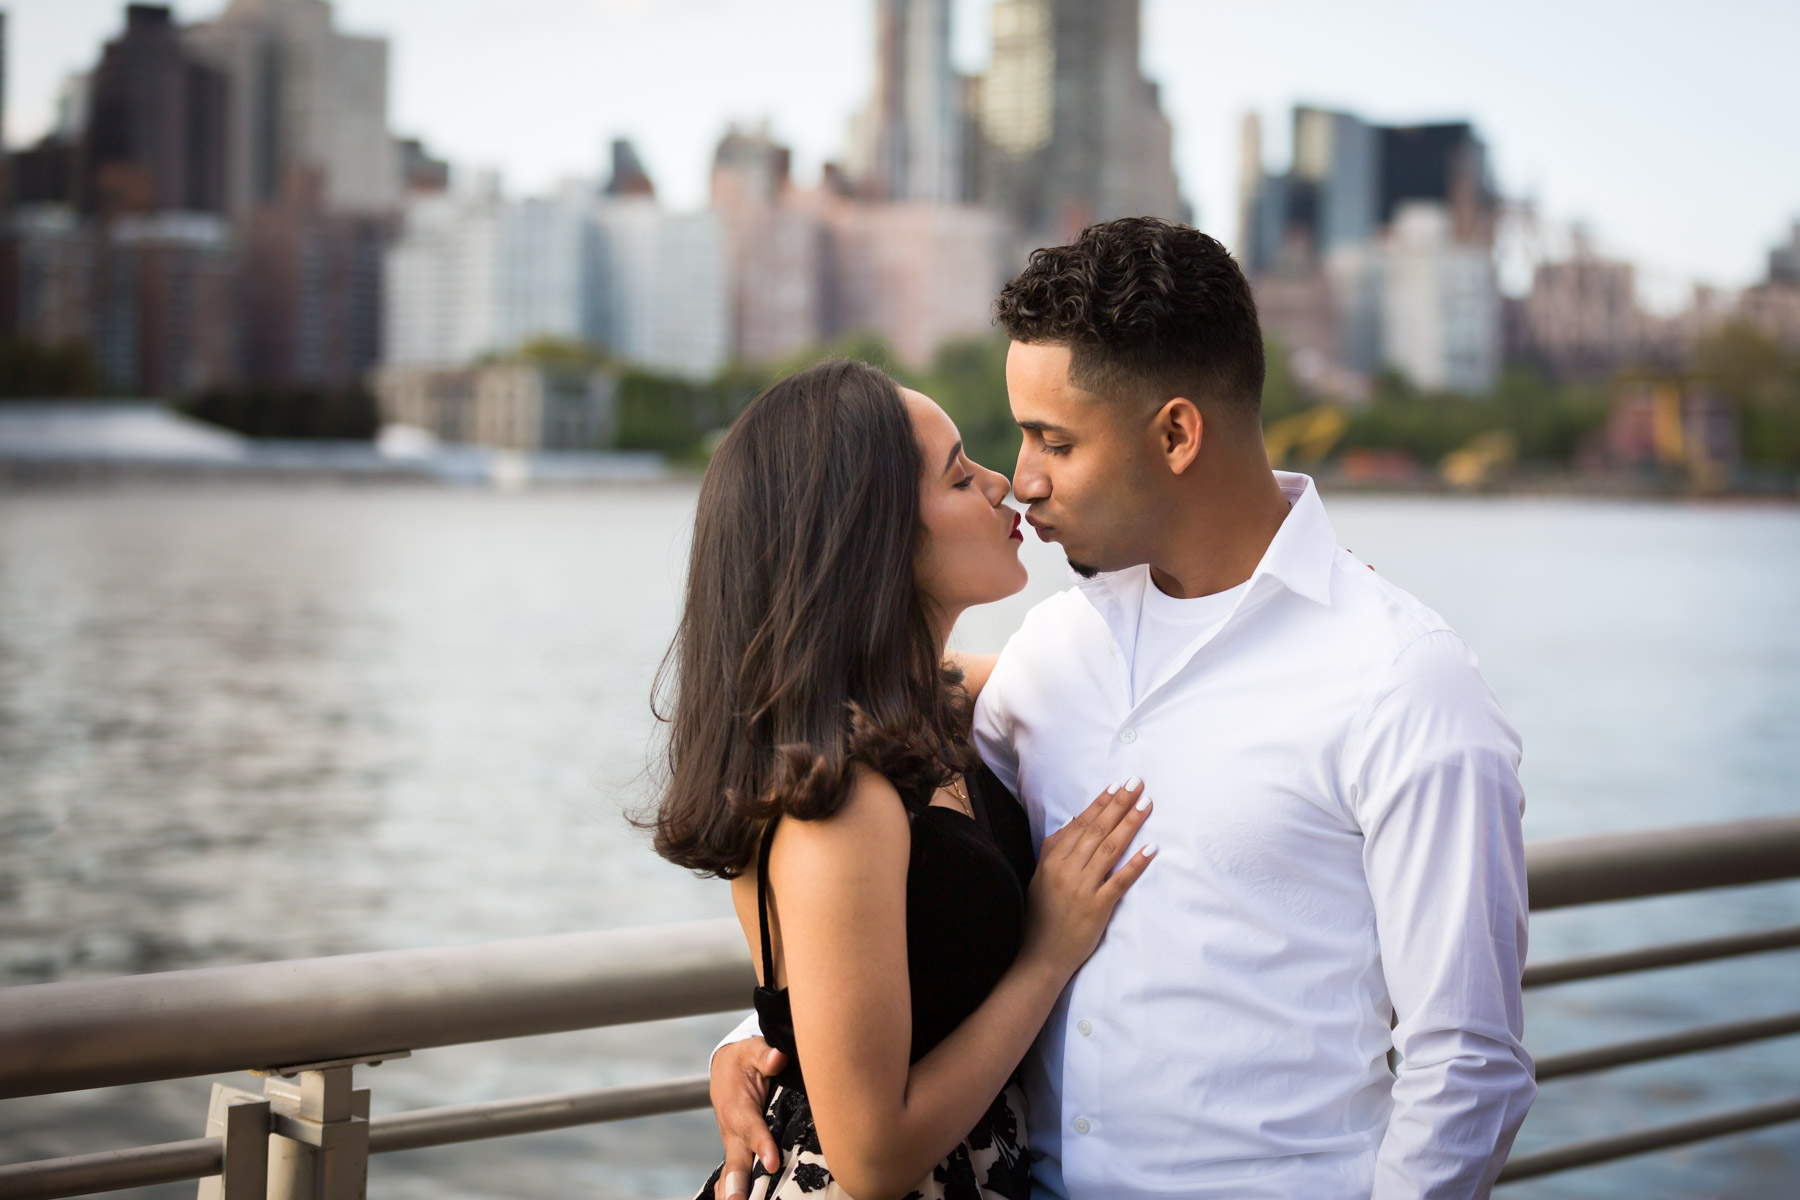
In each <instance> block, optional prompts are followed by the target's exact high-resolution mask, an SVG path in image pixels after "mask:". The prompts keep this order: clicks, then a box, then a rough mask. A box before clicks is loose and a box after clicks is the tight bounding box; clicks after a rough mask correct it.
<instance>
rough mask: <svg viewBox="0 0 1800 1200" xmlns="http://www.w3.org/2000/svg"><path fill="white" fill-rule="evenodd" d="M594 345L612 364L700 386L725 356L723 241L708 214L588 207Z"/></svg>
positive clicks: (727, 313)
mask: <svg viewBox="0 0 1800 1200" xmlns="http://www.w3.org/2000/svg"><path fill="white" fill-rule="evenodd" d="M592 211H593V218H592V219H593V222H594V231H595V239H594V267H593V273H592V276H591V278H592V281H593V286H594V287H595V288H596V289H597V292H598V303H597V305H596V313H597V316H598V328H597V331H596V332H597V337H596V338H595V339H594V340H595V341H597V342H598V343H599V344H600V345H602V346H605V347H606V348H607V349H609V350H611V351H612V352H613V353H615V354H617V355H618V356H619V357H621V358H623V359H626V360H627V361H630V362H634V363H637V364H639V365H640V366H645V367H649V368H651V369H653V370H657V371H664V372H667V373H669V374H673V375H684V376H687V377H689V378H695V379H703V378H705V377H707V376H709V375H711V374H713V373H714V372H716V371H717V370H718V369H719V368H720V367H722V366H724V365H725V362H726V360H727V359H728V358H729V357H730V354H731V305H730V295H729V292H728V281H727V275H726V257H725V256H726V247H725V235H724V231H723V229H722V228H721V226H720V222H719V219H718V217H717V216H716V215H714V214H713V213H710V212H701V213H671V212H669V211H668V210H666V209H663V208H661V207H659V206H658V205H657V204H656V203H655V202H654V201H652V200H649V199H647V198H642V197H629V198H626V199H623V200H605V201H602V202H600V203H598V204H596V205H595V207H594V209H593V210H592Z"/></svg>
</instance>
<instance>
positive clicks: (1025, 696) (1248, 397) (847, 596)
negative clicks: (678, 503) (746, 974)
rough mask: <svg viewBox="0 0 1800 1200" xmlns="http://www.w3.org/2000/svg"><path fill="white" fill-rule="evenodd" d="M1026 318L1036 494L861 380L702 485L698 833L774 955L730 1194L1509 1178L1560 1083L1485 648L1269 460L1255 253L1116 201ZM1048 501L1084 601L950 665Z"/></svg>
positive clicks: (684, 796)
mask: <svg viewBox="0 0 1800 1200" xmlns="http://www.w3.org/2000/svg"><path fill="white" fill-rule="evenodd" d="M998 315H999V322H1000V324H1001V326H1002V327H1003V328H1004V329H1005V330H1006V332H1007V334H1008V335H1009V336H1010V338H1011V339H1012V345H1011V348H1010V351H1009V353H1008V357H1007V364H1006V384H1007V393H1008V397H1009V401H1010V403H1011V406H1012V412H1013V416H1014V418H1015V420H1016V421H1017V422H1018V424H1019V427H1020V428H1021V430H1023V434H1024V442H1023V445H1022V447H1021V449H1020V452H1019V460H1018V463H1017V465H1016V468H1015V473H1014V475H1013V478H1012V480H1011V481H1010V483H1009V481H1008V480H1007V479H1006V477H1005V476H1003V475H1001V474H999V473H998V472H996V471H993V470H990V469H988V468H986V467H984V466H982V465H980V464H978V463H975V462H973V461H971V460H970V459H969V457H968V455H967V454H966V453H965V452H964V450H963V446H962V442H961V439H960V437H959V435H958V433H957V430H956V428H955V426H954V424H953V423H952V422H951V420H950V419H949V417H947V416H946V415H945V414H944V412H943V411H942V410H941V409H940V408H938V407H937V405H935V404H934V403H933V402H932V401H931V400H930V399H929V398H928V397H926V396H923V395H920V394H918V393H916V392H911V391H908V390H906V389H904V388H900V387H898V386H897V385H896V384H895V383H894V382H893V381H891V380H890V379H888V378H887V377H886V376H884V375H883V374H881V373H880V372H878V371H875V370H873V369H872V368H869V367H867V366H863V365H860V364H856V363H849V362H834V363H826V364H824V365H821V366H817V367H813V368H811V369H809V370H807V371H803V372H801V373H799V374H797V375H794V376H791V377H789V378H787V379H784V380H782V381H780V382H778V383H776V384H775V385H773V386H772V387H770V388H769V389H768V390H767V391H766V392H764V393H763V394H762V395H761V396H759V397H758V398H757V399H756V400H755V401H754V402H752V403H751V405H750V406H749V407H748V408H747V409H746V410H745V412H744V413H743V415H742V416H741V417H740V418H739V419H738V420H737V422H736V423H735V424H734V425H733V427H732V429H731V431H730V433H729V434H727V435H726V437H725V438H724V440H723V441H722V443H721V444H720V446H719V449H718V453H717V454H716V456H715V457H714V459H713V461H712V464H711V466H710V467H709V468H708V470H707V473H706V478H705V481H704V483H703V484H702V486H701V492H700V502H699V511H698V514H697V517H696V522H695V529H694V542H693V553H692V560H691V563H690V566H689V575H688V582H687V593H686V600H685V609H684V611H683V614H682V618H681V622H680V627H679V633H678V635H677V639H676V643H675V646H674V648H673V650H672V658H671V662H672V664H673V682H674V685H675V686H674V699H673V708H672V711H671V712H670V713H669V717H670V721H671V726H670V737H669V743H668V769H669V778H668V786H667V790H666V792H665V794H664V796H663V797H662V799H661V801H660V803H659V805H658V807H657V809H656V810H655V816H654V822H655V828H656V846H657V849H658V851H659V852H660V853H662V854H663V855H664V856H665V857H667V858H668V859H670V860H671V861H673V862H676V863H679V864H681V865H682V866H685V867H688V868H690V869H693V870H695V871H699V872H703V873H707V874H711V875H716V876H719V877H722V878H726V879H729V880H730V881H731V889H732V898H733V901H734V903H735V907H736V910H737V915H738V918H739V921H740V923H741V924H742V926H743V929H744V934H745V938H746V940H747V941H748V943H749V945H750V947H751V949H752V954H753V957H754V960H755V963H756V969H757V973H758V979H759V981H760V986H758V987H757V989H756V991H755V995H754V1006H755V1015H754V1017H753V1018H751V1019H750V1020H749V1021H747V1022H746V1023H745V1025H744V1026H741V1027H740V1028H739V1030H738V1031H737V1032H735V1033H734V1034H733V1035H732V1036H731V1038H730V1039H728V1040H727V1042H726V1043H725V1044H724V1045H723V1046H721V1048H720V1049H719V1051H718V1052H717V1053H715V1055H714V1060H713V1069H712V1080H713V1084H712V1097H713V1103H714V1108H715V1111H716V1113H717V1115H718V1119H719V1126H720V1130H721V1134H722V1137H723V1140H724V1142H725V1161H724V1163H723V1164H722V1166H721V1167H720V1168H719V1170H718V1171H717V1172H715V1174H714V1176H713V1178H712V1180H710V1181H709V1182H708V1183H707V1185H706V1186H705V1187H704V1188H703V1189H702V1191H701V1195H702V1196H713V1197H716V1200H729V1198H730V1197H734V1196H747V1197H749V1198H750V1200H771V1198H774V1197H781V1198H783V1200H787V1198H792V1197H801V1196H811V1197H820V1198H821V1200H825V1198H830V1197H845V1196H848V1197H854V1198H855V1200H884V1198H885V1200H901V1198H902V1197H926V1198H938V1197H942V1198H944V1200H959V1198H962V1197H968V1198H971V1200H975V1198H986V1200H1000V1198H1006V1200H1023V1198H1024V1197H1026V1196H1027V1195H1031V1194H1035V1195H1037V1196H1039V1197H1055V1198H1062V1197H1067V1198H1069V1200H1088V1198H1096V1200H1097V1198H1100V1197H1108V1198H1110V1197H1122V1198H1126V1200H1173V1198H1175V1197H1215V1198H1219V1200H1227V1198H1229V1200H1262V1198H1267V1200H1352V1198H1367V1197H1376V1198H1378V1200H1401V1198H1403V1197H1406V1198H1411V1197H1419V1198H1430V1200H1452V1198H1457V1200H1462V1198H1467V1197H1478V1196H1485V1195H1487V1193H1488V1191H1489V1189H1490V1188H1491V1187H1492V1185H1493V1181H1494V1177H1495V1175H1496V1174H1497V1172H1498V1171H1499V1168H1500V1165H1501V1163H1502V1162H1503V1161H1504V1159H1505V1157H1506V1153H1507V1150H1508V1149H1509V1147H1510V1145H1511V1143H1512V1139H1513V1135H1514V1134H1515V1133H1516V1132H1517V1130H1518V1128H1519V1124H1520V1122H1521V1121H1522V1120H1523V1119H1524V1117H1525V1111H1526V1109H1527V1108H1528V1107H1529V1105H1530V1103H1531V1100H1532V1097H1533V1095H1534V1093H1535V1085H1534V1083H1533V1079H1532V1064H1531V1060H1530V1058H1529V1057H1528V1056H1527V1055H1526V1053H1525V1051H1524V1049H1523V1048H1522V1047H1521V1045H1520V1040H1519V1039H1520V1033H1521V1029H1522V1025H1523V1018H1522V1012H1521V1008H1522V1005H1521V1000H1520V986H1519V985H1520V973H1521V969H1522V964H1523V961H1524V958H1525V942H1526V911H1527V904H1526V895H1525V868H1524V850H1523V843H1522V839H1521V833H1520V817H1521V811H1522V808H1523V803H1524V798H1523V792H1522V790H1521V788H1520V784H1519V778H1518V764H1519V740H1518V736H1517V734H1516V733H1515V732H1514V731H1513V729H1512V727H1511V726H1510V725H1509V724H1508V722H1507V720H1506V717H1505V716H1504V714H1503V713H1502V712H1501V710H1500V707H1499V705H1498V703H1497V702H1496V701H1495V698H1494V696H1493V694H1492V692H1490V691H1489V689H1488V687H1487V685H1486V684H1485V683H1484V682H1483V680H1482V678H1481V675H1480V673H1479V670H1478V668H1477V664H1476V659H1475V656H1474V655H1473V654H1472V653H1471V652H1470V650H1469V649H1468V647H1467V646H1465V645H1464V644H1463V642H1462V641H1461V640H1460V639H1459V638H1458V637H1457V636H1456V634H1455V633H1454V632H1452V631H1451V630H1450V629H1449V627H1448V626H1446V625H1445V623H1444V621H1443V620H1442V619H1441V618H1440V617H1438V616H1437V615H1436V614H1435V613H1433V612H1432V611H1431V610H1430V609H1428V608H1426V607H1425V606H1424V605H1422V604H1420V603H1419V602H1418V601H1417V600H1415V599H1413V598H1412V597H1411V596H1409V595H1408V594H1406V593H1405V592H1403V591H1401V590H1400V589H1399V588H1396V587H1394V586H1393V585H1392V584H1390V583H1388V582H1386V581H1385V580H1383V579H1381V578H1380V577H1379V576H1377V575H1376V574H1375V573H1374V572H1373V571H1371V570H1370V569H1369V568H1368V567H1366V566H1364V565H1363V564H1361V563H1359V562H1358V561H1357V560H1356V559H1355V558H1354V557H1352V556H1351V555H1350V553H1349V552H1347V551H1345V550H1343V549H1341V548H1340V547H1339V546H1338V545H1337V540H1336V537H1335V535H1334V534H1333V532H1332V527H1331V523H1330V521H1329V520H1328V519H1327V517H1326V513H1325V509H1324V506H1323V505H1322V504H1321V502H1320V499H1319V495H1318V492H1317V490H1316V489H1315V488H1314V486H1313V483H1312V481H1311V480H1310V479H1308V478H1306V477H1305V476H1302V475H1288V474H1282V473H1278V472H1274V471H1272V470H1271V469H1270V467H1269V464H1268V460H1267V457H1266V455H1265V453H1264V449H1263V442H1262V431H1261V415H1260V397H1261V390H1262V384H1263V341H1262V333H1261V330H1260V328H1259V326H1258V322H1257V316H1256V306H1255V302H1254V300H1253V298H1252V296H1251V292H1250V288H1249V286H1248V284H1247V282H1246V281H1245V279H1244V276H1243V274H1242V272H1240V271H1239V269H1238V267H1237V264H1236V263H1235V262H1233V261H1232V259H1231V257H1230V256H1229V255H1228V254H1227V253H1226V252H1225V250H1224V248H1223V247H1222V246H1220V245H1219V243H1218V242H1216V241H1214V240H1213V239H1211V238H1209V237H1207V236H1206V235H1204V234H1202V233H1199V232H1197V231H1196V230H1193V229H1191V228H1187V227H1185V226H1180V225H1173V224H1168V223H1165V222H1161V221H1155V220H1150V219H1128V220H1121V221H1113V222H1109V223H1107V224H1103V225H1097V226H1094V227H1093V228H1090V229H1088V230H1087V231H1086V232H1084V233H1083V234H1082V235H1081V237H1080V238H1079V239H1077V240H1076V241H1075V242H1074V243H1073V244H1071V245H1067V246H1059V247H1055V248H1050V249H1045V250H1040V251H1038V252H1037V253H1036V254H1034V255H1033V256H1032V259H1031V263H1030V265H1029V266H1028V267H1027V268H1026V270H1025V271H1024V272H1022V273H1021V274H1020V275H1019V276H1017V277H1016V278H1015V279H1013V280H1012V282H1010V283H1009V284H1008V285H1007V287H1006V289H1005V290H1004V292H1003V293H1002V295H1001V297H1000V300H999V303H998ZM1009 492H1010V493H1011V494H1012V495H1013V496H1014V497H1015V498H1016V500H1017V501H1018V502H1019V503H1020V504H1022V505H1023V506H1024V507H1025V509H1026V512H1027V519H1028V520H1029V522H1030V523H1031V525H1032V526H1033V527H1034V528H1035V530H1036V531H1037V534H1038V536H1040V537H1042V538H1045V539H1047V540H1050V541H1054V542H1057V543H1059V544H1060V545H1061V546H1062V548H1063V550H1064V552H1065V553H1066V554H1067V555H1068V559H1069V565H1070V566H1071V567H1072V568H1073V569H1074V571H1075V573H1076V575H1077V576H1078V577H1079V579H1078V580H1077V582H1076V583H1075V585H1074V587H1073V588H1071V589H1070V590H1068V591H1065V592H1062V593H1060V594H1058V595H1056V596H1053V597H1052V598H1050V599H1049V600H1047V601H1045V602H1043V603H1042V604H1040V605H1038V606H1037V607H1036V608H1035V609H1033V610H1032V611H1031V613H1030V615H1029V616H1027V618H1026V620H1025V623H1024V625H1023V627H1022V628H1021V629H1020V630H1019V631H1018V633H1017V634H1015V635H1014V636H1013V637H1012V639H1011V640H1010V641H1009V642H1008V643H1007V645H1006V648H1005V650H1004V651H1003V652H1002V653H1001V654H1000V655H998V656H997V658H996V657H979V656H967V655H959V654H956V653H952V652H948V651H947V649H946V647H947V642H948V638H949V635H950V630H951V628H952V626H953V625H954V624H955V622H956V619H957V617H958V616H959V615H960V614H961V613H962V612H963V611H964V610H965V609H967V608H969V607H971V606H974V605H977V604H983V603H988V602H991V601H994V600H998V599H1001V598H1003V597H1005V596H1008V595H1011V594H1013V593H1015V592H1017V591H1018V590H1019V589H1021V588H1022V587H1023V586H1024V585H1025V582H1026V574H1025V569H1024V567H1023V566H1022V565H1021V563H1020V561H1019V555H1018V551H1019V545H1020V537H1021V530H1020V528H1019V524H1020V523H1019V519H1018V516H1017V514H1016V513H1015V511H1014V510H1013V509H1012V508H1009V507H1008V506H1006V504H1005V503H1004V501H1005V499H1006V497H1007V496H1008V494H1009ZM1390 1050H1392V1051H1394V1052H1396V1057H1395V1058H1394V1060H1393V1065H1390V1053H1389V1052H1390Z"/></svg>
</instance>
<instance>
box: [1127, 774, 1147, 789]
mask: <svg viewBox="0 0 1800 1200" xmlns="http://www.w3.org/2000/svg"><path fill="white" fill-rule="evenodd" d="M1142 782H1143V780H1141V779H1139V778H1138V777H1137V776H1136V775H1133V776H1132V777H1131V778H1130V779H1127V780H1126V781H1125V790H1126V791H1130V790H1131V789H1132V788H1134V787H1136V786H1137V785H1138V784H1140V783H1142Z"/></svg>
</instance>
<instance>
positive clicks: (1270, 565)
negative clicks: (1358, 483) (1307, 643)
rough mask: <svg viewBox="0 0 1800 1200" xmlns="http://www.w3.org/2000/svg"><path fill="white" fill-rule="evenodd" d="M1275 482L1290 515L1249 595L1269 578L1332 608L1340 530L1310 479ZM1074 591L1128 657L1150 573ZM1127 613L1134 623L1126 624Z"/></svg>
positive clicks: (1130, 570) (1090, 582) (1084, 582)
mask: <svg viewBox="0 0 1800 1200" xmlns="http://www.w3.org/2000/svg"><path fill="white" fill-rule="evenodd" d="M1275 482H1276V483H1277V484H1279V485H1280V487H1281V492H1282V494H1283V495H1284V496H1286V497H1287V500H1288V515H1287V518H1286V519H1285V520H1284V521H1282V523H1281V528H1280V529H1277V530H1276V531H1275V537H1274V538H1273V540H1271V541H1270V542H1269V548H1268V549H1267V550H1265V551H1263V556H1262V561H1261V562H1259V563H1257V564H1256V570H1255V571H1253V572H1251V575H1250V589H1249V590H1250V593H1252V594H1253V593H1255V592H1256V591H1257V590H1258V588H1259V581H1260V580H1261V578H1262V577H1263V576H1268V577H1269V578H1271V579H1274V580H1275V581H1277V582H1278V583H1280V584H1281V585H1282V586H1283V587H1285V588H1287V589H1288V590H1289V591H1290V592H1293V593H1294V594H1295V595H1297V596H1302V597H1304V598H1306V599H1308V600H1311V601H1313V602H1314V603H1315V604H1329V603H1331V571H1332V563H1333V561H1334V559H1335V556H1336V555H1337V531H1336V530H1334V529H1333V528H1332V527H1331V518H1330V517H1328V516H1326V515H1325V504H1324V502H1323V501H1322V500H1320V499H1319V489H1318V487H1317V486H1316V485H1315V484H1314V483H1313V481H1312V478H1311V477H1310V476H1307V475H1300V474H1297V473H1294V472H1290V471H1276V472H1275ZM1075 586H1076V587H1077V588H1079V589H1080V590H1081V592H1082V594H1083V595H1085V596H1086V597H1087V598H1088V601H1089V603H1091V604H1092V605H1093V606H1094V607H1095V608H1096V609H1097V610H1099V613H1100V615H1101V617H1103V618H1104V619H1105V620H1106V623H1107V624H1108V625H1109V626H1111V627H1112V629H1113V633H1114V636H1115V639H1116V640H1117V641H1118V642H1119V646H1120V648H1121V649H1122V650H1124V651H1125V653H1126V654H1130V653H1131V651H1132V648H1131V645H1130V643H1131V642H1132V641H1133V640H1135V638H1134V637H1133V631H1135V628H1136V623H1137V622H1136V616H1137V611H1138V609H1139V608H1140V607H1141V606H1142V604H1143V598H1144V589H1145V588H1147V587H1154V586H1155V585H1154V584H1152V583H1151V582H1150V568H1149V567H1147V566H1144V565H1141V564H1140V565H1138V566H1135V567H1126V568H1125V569H1124V570H1122V571H1107V572H1104V573H1102V574H1100V575H1096V576H1094V577H1093V578H1092V579H1077V580H1076V581H1075ZM1239 607H1240V608H1241V607H1242V604H1240V605H1239ZM1126 614H1130V616H1131V620H1129V621H1127V620H1125V619H1124V618H1125V616H1126Z"/></svg>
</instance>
